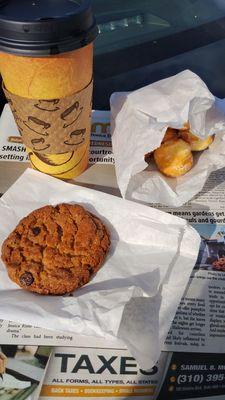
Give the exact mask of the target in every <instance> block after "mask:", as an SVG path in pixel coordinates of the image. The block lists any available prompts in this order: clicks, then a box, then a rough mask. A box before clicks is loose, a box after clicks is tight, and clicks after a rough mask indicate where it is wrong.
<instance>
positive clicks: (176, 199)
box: [110, 70, 225, 207]
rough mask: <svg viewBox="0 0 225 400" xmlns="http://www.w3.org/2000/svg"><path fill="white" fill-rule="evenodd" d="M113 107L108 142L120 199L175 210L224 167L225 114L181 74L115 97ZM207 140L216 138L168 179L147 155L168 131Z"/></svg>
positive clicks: (199, 83)
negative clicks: (187, 126)
mask: <svg viewBox="0 0 225 400" xmlns="http://www.w3.org/2000/svg"><path fill="white" fill-rule="evenodd" d="M110 103H111V114H112V115H111V126H112V144H113V152H114V156H115V167H116V175H117V181H118V185H119V188H120V191H121V194H122V196H123V197H124V198H126V199H130V200H136V201H140V202H143V203H148V204H149V203H161V204H164V205H167V206H172V207H178V206H181V205H182V204H184V203H185V202H187V201H188V200H190V199H191V198H192V197H193V196H194V195H196V194H197V193H198V192H200V191H201V189H202V188H203V186H204V183H205V182H206V180H207V178H208V176H209V174H210V173H211V172H212V171H215V170H217V169H220V168H223V167H224V166H225V141H224V139H225V112H222V111H221V110H220V109H219V107H218V104H217V103H218V102H217V101H216V99H215V98H214V96H213V95H212V94H211V93H210V91H209V90H208V88H207V87H206V85H205V83H204V82H203V81H202V80H201V79H200V78H199V77H198V76H197V75H195V74H194V73H192V72H191V71H188V70H187V71H184V72H181V73H179V74H177V75H175V76H172V77H170V78H167V79H163V80H161V81H159V82H156V83H153V84H151V85H149V86H146V87H143V88H142V89H139V90H136V91H134V92H132V93H114V94H113V95H112V96H111V99H110ZM187 121H189V123H190V127H191V131H192V132H193V133H194V134H195V135H197V136H199V137H201V138H205V137H207V136H209V135H212V134H216V137H215V140H214V143H213V144H212V145H211V146H210V148H209V149H208V150H205V151H204V152H202V153H200V154H197V153H195V164H194V167H193V168H192V169H191V170H190V171H189V172H188V173H187V174H186V175H184V176H181V177H179V178H168V177H166V176H164V175H163V174H161V173H160V172H159V171H158V169H157V168H156V166H155V165H154V163H152V164H151V165H150V168H149V169H148V170H147V171H145V170H146V168H147V167H148V164H147V163H146V162H145V160H144V156H145V154H147V153H149V152H151V151H153V150H155V149H156V148H157V147H159V146H160V144H161V142H162V139H163V137H164V135H165V132H166V129H167V128H168V127H172V128H176V129H180V128H182V127H183V125H184V124H185V123H186V122H187Z"/></svg>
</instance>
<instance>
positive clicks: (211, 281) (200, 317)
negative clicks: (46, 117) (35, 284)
mask: <svg viewBox="0 0 225 400" xmlns="http://www.w3.org/2000/svg"><path fill="white" fill-rule="evenodd" d="M6 112H7V108H6ZM8 112H9V110H8ZM5 117H6V115H5ZM95 117H96V119H94V118H95ZM10 118H11V117H7V118H4V119H3V118H1V120H0V132H1V135H0V160H2V161H5V160H7V161H12V162H14V161H17V162H18V161H20V162H25V161H26V160H25V159H23V160H22V158H21V160H19V159H18V158H17V159H15V158H14V156H15V155H17V156H18V155H21V154H22V155H24V157H25V154H26V153H25V150H24V149H22V150H21V147H23V146H22V144H21V143H20V142H18V143H16V141H17V140H18V141H19V140H20V138H19V136H18V132H16V131H15V129H16V128H15V126H14V127H13V126H11V127H12V128H11V130H9V123H11V122H12V118H11V119H10ZM2 121H3V122H4V123H2ZM9 121H11V122H9ZM99 121H100V122H99ZM4 124H5V125H4ZM95 124H96V125H95ZM6 133H7V134H6ZM4 135H5V136H4ZM7 135H8V136H7ZM91 140H92V142H91V146H92V147H91V154H90V163H105V164H106V163H109V164H113V163H114V159H113V155H112V149H111V141H110V134H109V113H107V112H103V113H102V112H96V114H95V113H94V114H93V124H92V139H91ZM4 146H6V147H4ZM7 146H9V147H7ZM11 146H16V148H15V147H11ZM18 149H20V150H18ZM103 150H104V151H103ZM1 155H2V156H1ZM5 156H6V157H8V158H6V157H5ZM11 156H12V157H11ZM106 160H108V161H106ZM224 193H225V170H220V171H217V172H215V173H213V174H211V176H210V177H209V179H208V181H207V183H206V185H205V187H204V189H203V191H202V192H201V193H200V194H199V195H197V196H196V197H195V198H194V199H193V200H192V201H191V202H189V203H188V204H186V205H185V206H183V207H182V208H176V209H169V208H166V207H161V206H160V205H158V208H161V209H164V210H165V211H166V212H170V213H173V214H174V215H177V216H179V217H181V218H185V219H187V220H188V221H189V222H190V224H192V225H193V227H194V228H195V229H197V231H198V232H199V233H200V235H201V238H202V241H201V247H200V251H199V256H198V260H197V262H196V266H195V268H194V269H193V272H192V275H191V278H190V281H189V284H188V287H187V289H186V291H185V294H184V296H183V298H182V300H181V303H180V306H179V308H178V310H177V313H176V316H175V319H174V321H173V324H172V326H171V329H170V332H169V334H168V337H167V340H166V342H165V345H164V348H163V350H164V352H162V355H161V358H160V360H159V362H158V364H157V365H156V366H155V367H154V368H153V370H151V371H140V369H139V368H138V366H137V363H136V362H135V360H134V359H133V358H132V357H131V356H130V355H129V354H128V352H127V350H126V349H125V348H124V346H123V345H122V344H121V343H120V344H119V345H118V343H110V342H108V341H107V343H106V342H104V341H103V340H98V342H97V343H96V339H95V338H88V339H87V338H86V337H85V338H84V337H77V336H75V335H73V334H71V333H70V334H67V333H65V332H64V333H62V332H52V331H47V330H43V329H40V328H37V327H32V326H29V325H21V324H17V323H14V322H12V321H2V320H0V332H1V342H2V343H3V344H6V345H7V344H8V343H10V344H11V345H16V346H18V345H30V346H32V345H33V346H36V345H42V346H57V347H56V349H55V350H54V353H53V355H52V358H51V360H50V365H49V367H48V371H47V375H46V377H45V380H44V384H43V388H42V392H41V398H43V399H48V398H49V399H51V398H60V397H61V398H64V397H76V398H83V397H87V398H90V399H92V398H96V397H103V398H104V397H105V398H107V397H111V398H114V397H115V398H121V399H127V398H129V397H131V396H132V398H134V399H135V398H137V399H138V398H148V399H151V398H152V399H153V400H155V399H157V400H164V399H174V400H176V399H195V400H197V399H200V398H201V399H203V398H204V399H208V398H210V399H211V400H222V399H223V400H224V398H225V355H224V353H225V346H224V345H223V344H224V339H225V196H224ZM62 346H64V347H62ZM65 346H68V347H65ZM56 354H59V355H58V356H56ZM68 355H71V357H70V356H68ZM99 356H100V358H99ZM121 360H122V361H121ZM121 363H122V367H121ZM61 368H62V371H61ZM65 368H66V373H65V372H64V369H65ZM121 368H122V369H121ZM66 379H69V381H66ZM52 390H53V391H52ZM84 390H85V391H84ZM116 390H117V391H116ZM83 391H84V392H83ZM21 398H22V397H21ZM4 399H8V397H5V398H4Z"/></svg>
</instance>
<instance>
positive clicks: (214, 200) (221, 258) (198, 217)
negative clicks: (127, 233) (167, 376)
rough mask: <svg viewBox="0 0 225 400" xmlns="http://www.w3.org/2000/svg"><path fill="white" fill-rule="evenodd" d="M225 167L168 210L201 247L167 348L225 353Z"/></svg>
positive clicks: (165, 348) (166, 345)
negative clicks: (186, 200) (182, 203)
mask: <svg viewBox="0 0 225 400" xmlns="http://www.w3.org/2000/svg"><path fill="white" fill-rule="evenodd" d="M224 193H225V169H222V170H220V171H217V172H214V173H213V174H211V176H210V178H209V179H208V181H207V183H206V185H205V187H204V189H203V191H202V192H201V193H200V194H199V195H198V196H197V197H196V198H194V199H193V200H192V201H191V202H190V203H188V204H186V205H185V206H183V207H182V208H180V209H176V210H171V209H168V208H166V209H165V208H164V210H165V211H167V212H171V213H172V214H174V215H177V216H180V217H182V218H185V219H186V220H188V221H189V222H190V223H191V224H192V226H193V227H194V228H195V229H196V230H197V231H198V232H199V234H200V236H201V246H200V251H199V256H198V259H197V262H196V265H195V267H194V269H193V272H192V275H191V278H190V281H189V285H188V287H187V289H186V293H185V295H184V297H183V299H182V301H181V303H180V306H179V308H178V310H177V313H176V317H175V319H174V321H173V324H172V327H171V329H170V332H169V335H168V337H167V340H166V342H165V346H164V350H169V351H188V352H190V351H198V352H215V351H216V352H218V353H220V352H225V346H224V343H225V342H224V341H225V207H224V206H225V197H224Z"/></svg>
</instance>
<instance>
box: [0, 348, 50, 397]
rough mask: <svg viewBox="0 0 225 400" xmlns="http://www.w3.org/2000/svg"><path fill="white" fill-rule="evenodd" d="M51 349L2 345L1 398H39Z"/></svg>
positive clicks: (0, 356) (0, 353) (0, 366)
mask: <svg viewBox="0 0 225 400" xmlns="http://www.w3.org/2000/svg"><path fill="white" fill-rule="evenodd" d="M50 353H51V348H50V347H46V346H45V347H43V346H27V345H24V346H18V345H12V344H8V345H3V344H1V345H0V398H1V399H2V400H17V399H18V400H19V399H30V400H35V399H38V398H39V395H40V390H41V388H42V384H43V378H44V375H45V371H46V366H47V364H48V361H49V356H50Z"/></svg>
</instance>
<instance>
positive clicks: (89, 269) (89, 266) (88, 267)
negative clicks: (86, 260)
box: [87, 265, 94, 275]
mask: <svg viewBox="0 0 225 400" xmlns="http://www.w3.org/2000/svg"><path fill="white" fill-rule="evenodd" d="M87 270H88V272H89V273H90V275H92V274H93V273H94V270H93V268H92V267H91V265H87Z"/></svg>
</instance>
